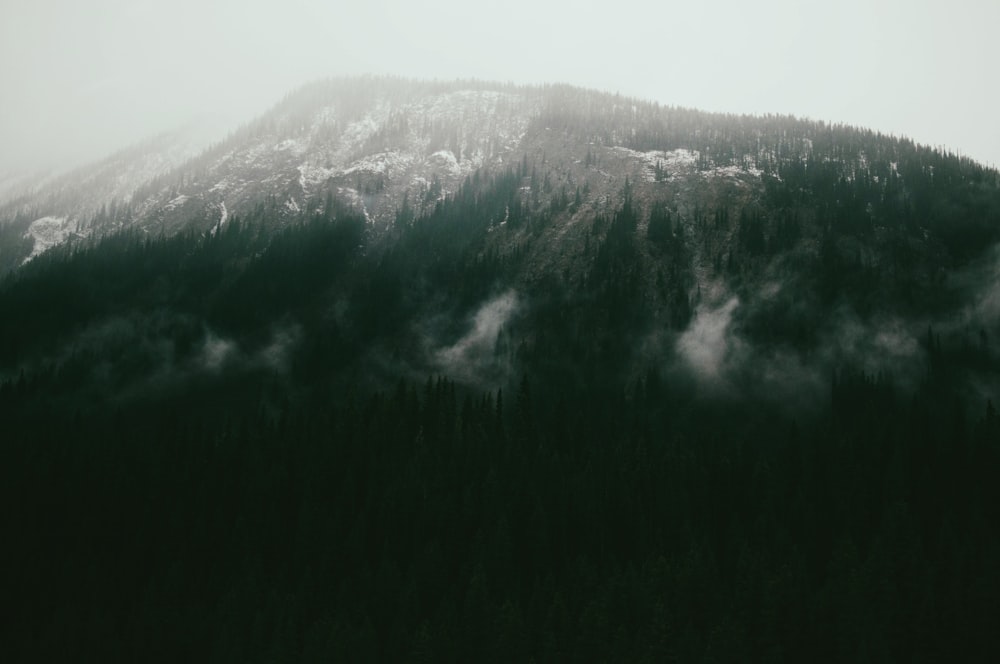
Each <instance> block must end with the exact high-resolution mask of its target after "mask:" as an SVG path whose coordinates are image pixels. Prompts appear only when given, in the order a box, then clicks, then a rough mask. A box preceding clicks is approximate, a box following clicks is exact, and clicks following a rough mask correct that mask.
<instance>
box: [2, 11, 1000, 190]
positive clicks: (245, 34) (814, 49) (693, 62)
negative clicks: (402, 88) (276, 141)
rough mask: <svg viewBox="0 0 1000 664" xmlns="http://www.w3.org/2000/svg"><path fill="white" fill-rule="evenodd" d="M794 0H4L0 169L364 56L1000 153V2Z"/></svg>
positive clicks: (250, 106)
mask: <svg viewBox="0 0 1000 664" xmlns="http://www.w3.org/2000/svg"><path fill="white" fill-rule="evenodd" d="M806 4H807V3H801V2H795V1H794V0H766V1H765V2H759V3H745V2H741V1H738V0H708V1H705V2H693V1H691V2H671V1H669V0H657V1H656V2H633V3H625V4H621V3H618V4H612V3H597V2H588V1H583V2H577V3H573V4H566V3H550V4H542V3H539V2H529V1H527V0H507V1H505V2H502V3H501V2H489V1H485V2H479V3H468V2H461V1H459V0H429V1H428V2H421V3H409V2H401V1H399V0H371V1H369V2H343V1H341V0H333V1H329V0H328V1H324V2H308V1H306V0H282V1H281V2H262V1H259V0H257V1H254V0H241V1H238V2H237V1H235V0H198V1H193V0H171V1H170V2H166V1H165V0H92V1H90V2H86V3H80V2H75V1H74V0H3V2H2V3H0V90H2V91H3V104H0V146H2V148H3V149H2V150H0V173H2V172H4V171H7V172H10V171H24V170H30V169H37V168H45V167H49V168H51V167H55V168H65V167H67V166H70V165H73V164H77V163H80V162H83V161H86V160H90V159H95V158H98V157H101V156H103V155H105V154H108V153H110V152H113V151H115V150H117V149H119V148H121V147H124V146H125V145H127V144H130V143H133V142H136V141H138V140H141V139H143V138H146V137H148V136H150V135H153V134H156V133H159V132H161V131H164V130H168V129H171V128H173V127H176V126H179V125H184V124H189V123H191V122H192V121H195V122H197V123H201V124H206V123H207V124H208V125H210V126H212V127H218V128H229V127H233V126H235V125H237V124H238V123H240V122H243V121H246V120H248V119H250V118H252V117H254V116H256V115H258V114H259V113H261V112H263V111H264V110H266V109H267V108H268V107H269V106H271V105H272V104H274V103H275V102H276V101H277V100H278V99H280V97H281V96H283V95H284V94H286V93H287V92H289V91H290V90H292V89H294V88H296V87H297V86H299V85H301V84H303V83H306V82H308V81H311V80H313V79H317V78H321V77H324V76H330V75H343V74H365V73H370V74H398V75H404V76H409V77H420V78H438V79H453V78H457V77H462V78H466V77H472V78H479V79H487V80H499V81H513V82H516V83H543V82H565V83H571V84H576V85H581V86H585V87H591V88H597V89H601V90H607V91H612V92H615V91H617V92H621V93H622V94H626V95H632V96H638V97H642V98H647V99H651V100H656V101H660V102H662V103H667V104H678V105H683V106H690V107H696V108H701V109H705V110H712V111H726V112H748V113H792V114H795V115H799V116H805V117H811V118H814V119H822V120H828V121H837V122H846V123H850V124H857V125H863V126H868V127H872V128H874V129H878V130H880V131H882V132H885V133H892V134H897V135H907V136H910V137H912V138H914V139H916V140H918V141H920V142H922V143H927V144H931V145H935V146H944V147H947V148H948V149H950V150H952V151H955V152H958V153H961V154H965V155H967V156H970V157H973V158H975V159H979V160H982V161H986V162H988V163H994V164H996V163H1000V130H998V128H997V125H996V122H995V117H996V115H997V107H998V105H1000V104H998V100H1000V89H998V88H997V86H995V85H993V84H992V83H993V80H994V79H995V75H996V74H995V68H996V65H995V62H996V53H995V48H994V47H993V46H991V44H992V37H993V35H992V34H991V31H993V30H995V27H996V26H997V25H1000V3H992V2H982V0H955V1H954V2H950V3H947V4H941V3H932V2H929V1H927V0H917V1H915V2H914V1H908V2H904V1H902V0H888V1H887V2H883V3H875V4H872V3H868V2H862V1H861V0H846V1H845V2H840V3H808V5H809V6H808V7H807V6H806ZM222 131H224V130H223V129H219V132H220V133H221V132H222Z"/></svg>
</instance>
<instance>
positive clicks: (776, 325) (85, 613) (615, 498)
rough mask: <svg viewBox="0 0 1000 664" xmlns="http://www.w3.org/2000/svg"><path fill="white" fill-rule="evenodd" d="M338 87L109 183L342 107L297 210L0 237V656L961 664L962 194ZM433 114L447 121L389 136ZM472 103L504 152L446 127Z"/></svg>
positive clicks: (966, 355)
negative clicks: (54, 237) (36, 237)
mask: <svg viewBox="0 0 1000 664" xmlns="http://www.w3.org/2000/svg"><path fill="white" fill-rule="evenodd" d="M340 84H342V83H338V82H333V83H330V82H327V83H324V84H322V85H319V86H317V87H313V88H308V89H306V90H305V91H303V92H301V93H299V94H298V95H293V96H292V97H290V98H289V99H287V100H285V101H284V102H282V104H281V105H279V107H277V108H278V110H277V111H275V113H277V115H276V116H275V117H280V118H284V119H283V120H282V121H281V122H277V120H275V122H274V123H271V124H268V122H266V121H262V122H261V123H259V124H258V125H254V126H253V127H251V128H248V129H246V130H245V132H244V133H242V134H239V135H238V136H236V137H234V138H231V139H230V141H229V142H228V143H224V144H223V145H222V146H220V147H217V148H215V149H214V150H215V152H211V151H210V152H209V153H206V155H203V157H202V158H201V161H200V162H197V164H198V168H199V169H201V170H200V171H198V173H199V174H198V176H197V177H195V175H194V173H195V171H192V170H190V169H189V170H185V169H184V168H182V169H180V170H178V171H177V173H175V174H173V175H170V176H166V177H167V180H168V181H170V182H172V184H169V185H168V188H171V187H172V189H170V191H166V190H164V189H163V181H158V182H154V183H153V184H150V185H149V187H148V190H147V191H146V192H145V193H144V194H143V196H145V197H146V199H147V200H158V201H160V202H163V201H176V200H178V197H181V196H186V197H188V199H185V200H196V199H197V197H198V196H208V193H211V192H213V191H214V192H215V193H213V194H212V195H216V194H217V193H218V191H219V190H215V189H213V188H214V187H215V185H216V184H218V181H216V180H213V179H212V177H209V175H210V174H212V173H214V174H220V173H221V174H223V175H224V176H225V177H229V176H233V174H234V173H235V172H236V171H235V170H232V169H230V166H225V167H224V168H223V167H222V166H218V164H217V163H216V160H217V159H218V158H220V155H223V154H230V153H232V154H233V155H239V154H242V153H241V152H240V150H241V148H240V147H239V146H240V145H241V144H242V143H241V142H242V141H244V140H249V139H247V137H252V138H253V141H256V142H255V143H253V144H252V146H251V147H252V150H262V149H263V148H261V146H262V145H270V144H271V143H272V142H274V140H277V139H279V138H280V139H281V140H288V139H287V137H286V133H287V131H289V127H293V128H294V127H298V128H299V129H295V130H294V131H300V132H301V133H302V136H306V135H308V136H311V137H312V138H310V139H309V140H314V141H320V142H321V143H322V140H326V139H322V140H321V137H320V138H317V136H316V135H315V134H314V133H310V132H314V129H315V125H314V124H312V118H313V117H314V114H315V109H316V108H323V109H329V108H334V109H335V111H336V112H337V113H346V112H347V111H350V113H351V114H353V115H351V114H348V115H347V116H345V117H347V119H346V120H344V122H343V124H336V123H335V124H333V125H330V126H329V127H327V130H328V131H330V132H332V133H331V135H337V136H342V135H344V136H348V137H349V138H350V140H348V139H343V141H342V142H341V143H336V144H335V145H339V146H340V147H338V148H337V149H338V150H339V149H341V148H343V147H344V146H345V145H347V146H355V148H356V149H358V150H360V152H358V153H357V154H353V153H352V155H351V156H350V158H347V157H345V158H344V160H343V161H341V162H336V163H334V162H333V161H331V164H332V165H330V166H326V165H315V164H314V166H315V167H316V168H322V169H326V170H324V173H327V174H328V175H329V177H324V178H317V179H314V180H310V181H308V182H307V184H308V187H306V188H301V187H300V189H298V190H296V193H295V196H291V195H290V194H289V196H286V195H285V194H288V193H289V192H287V191H279V190H280V188H281V186H284V185H282V184H281V182H278V180H277V179H276V180H274V181H271V185H273V187H272V188H271V189H267V190H266V191H265V190H261V191H260V192H258V193H259V194H260V195H259V196H257V197H254V194H253V191H254V190H253V187H251V186H250V185H246V187H245V188H243V189H241V190H240V191H241V192H242V193H241V194H240V197H239V198H229V199H226V200H222V199H220V200H221V201H222V203H227V204H229V205H230V207H225V206H224V207H223V209H224V210H225V214H224V215H221V216H220V215H219V214H217V213H218V210H217V209H216V208H213V207H212V206H213V205H216V202H217V201H215V199H209V198H204V199H198V200H201V203H198V205H201V204H202V203H204V204H205V205H207V206H208V207H207V208H200V207H199V208H197V209H195V208H190V209H188V208H184V207H183V206H184V205H188V203H186V202H184V201H182V202H181V203H178V204H177V206H175V207H176V209H171V214H172V215H173V216H170V217H168V216H161V217H156V218H155V219H154V217H149V218H148V219H154V221H155V223H154V222H150V223H144V222H141V221H140V220H139V218H140V216H141V215H139V214H138V211H139V207H137V206H135V205H133V204H132V203H128V204H122V205H121V206H119V205H115V206H113V207H107V208H105V209H103V210H102V212H100V213H98V215H99V218H98V217H95V218H94V219H91V220H90V222H88V223H86V224H84V226H85V227H86V228H89V229H91V231H90V232H89V233H83V234H80V236H79V237H76V238H75V239H71V240H68V241H67V242H64V243H56V244H54V245H53V246H52V247H51V248H49V249H48V250H47V251H45V252H38V253H36V254H34V255H33V257H32V258H31V259H30V260H29V261H27V262H24V263H23V264H22V263H21V260H22V257H23V254H24V253H25V252H29V251H32V249H31V248H29V247H27V246H21V244H18V243H22V244H25V245H26V244H27V241H28V240H29V239H30V238H26V237H22V235H23V232H24V231H23V228H19V227H17V226H16V224H15V223H14V222H9V223H8V224H7V225H5V226H3V227H2V229H0V232H2V237H0V254H2V252H5V251H8V247H10V246H16V247H17V248H16V251H15V252H14V253H13V254H3V255H2V256H0V259H2V260H6V259H3V256H7V258H9V259H10V260H9V262H8V263H5V265H8V266H9V267H11V266H16V267H14V268H13V269H10V270H9V271H7V272H6V274H5V276H4V277H3V280H2V282H0V319H2V320H3V321H4V323H3V325H0V454H2V458H3V463H2V464H0V492H2V500H3V502H4V504H5V505H7V506H8V509H5V510H3V511H2V513H0V528H2V532H3V533H4V538H3V539H4V545H3V546H2V547H0V569H2V570H3V571H2V572H0V587H2V588H3V595H4V600H5V601H4V604H5V607H6V611H5V613H4V615H5V619H4V620H3V621H2V622H0V657H2V659H3V660H4V661H12V662H18V661H26V662H27V661H65V660H69V661H109V660H123V661H136V660H144V661H148V660H162V661H177V660H179V659H196V660H201V659H211V660H218V661H296V660H313V661H329V660H331V659H332V660H334V661H341V660H344V661H411V660H413V661H418V660H420V661H483V660H486V661H504V662H509V661H528V660H535V661H553V660H555V661H559V660H570V661H629V662H632V661H651V662H652V661H683V662H689V661H695V662H696V661H706V662H707V661H742V660H749V661H771V662H778V661H789V662H798V661H879V662H887V661H900V662H920V661H927V662H933V661H942V660H953V661H993V660H994V659H996V658H997V656H998V655H1000V639H998V637H997V635H996V630H995V629H994V628H993V620H992V617H993V616H994V615H996V614H997V613H998V612H1000V575H998V572H997V569H996V564H995V562H996V560H997V559H998V556H1000V494H998V491H1000V489H997V483H996V482H995V481H994V480H993V478H994V476H996V475H997V473H998V472H1000V419H998V415H997V413H996V409H995V407H994V404H996V403H998V399H1000V379H998V376H1000V304H998V303H1000V299H998V291H997V280H996V277H997V266H998V265H1000V262H998V254H997V242H998V240H1000V183H998V174H997V173H996V172H995V171H992V170H989V169H986V168H983V167H982V166H980V165H978V164H976V163H973V162H971V161H969V160H967V159H961V158H958V157H955V156H953V155H947V154H942V153H941V152H938V151H933V150H929V149H927V148H923V147H920V146H915V145H913V144H912V143H910V142H909V141H907V140H905V139H899V138H895V137H887V136H882V135H878V134H874V133H872V132H867V131H862V130H857V129H853V128H848V127H831V126H828V125H822V124H819V123H812V122H807V121H800V120H795V119H792V118H746V117H737V116H720V115H708V114H703V113H698V112H695V111H688V110H685V109H676V108H672V109H664V108H661V107H658V106H656V105H653V104H646V103H643V102H638V101H636V100H627V99H622V98H620V97H615V96H611V95H598V94H596V93H591V92H586V91H579V90H576V89H573V88H564V87H558V86H557V87H552V88H540V89H528V90H523V89H509V88H504V89H502V90H500V91H499V92H498V94H499V95H500V96H496V97H494V96H489V95H487V96H485V97H484V96H483V94H484V93H487V92H491V90H490V89H489V86H485V85H481V86H479V87H476V86H473V87H472V91H473V92H474V93H475V94H471V93H470V94H469V95H465V94H459V93H460V92H461V90H455V89H452V88H449V87H448V86H444V87H441V86H438V87H434V86H430V87H431V88H432V89H431V90H430V92H428V90H427V89H425V88H424V87H421V86H420V85H416V84H413V85H409V86H405V85H404V86H399V87H393V86H398V85H399V84H398V82H392V81H390V82H389V83H386V82H385V81H376V82H375V83H372V82H371V81H366V82H364V83H363V84H361V83H359V84H358V86H359V87H358V89H351V90H353V92H352V95H353V96H352V95H348V94H346V93H344V94H341V93H336V94H334V92H335V90H334V91H331V88H329V87H324V86H334V87H336V85H340ZM380 86H381V87H380ZM386 86H388V87H386ZM425 87H426V86H425ZM459 87H460V86H459ZM439 88H440V89H439ZM385 89H388V90H389V92H385ZM359 90H360V92H358V91H359ZM380 90H381V91H382V92H379V91H380ZM354 93H357V94H354ZM362 93H364V94H362ZM390 93H391V94H390ZM500 93H502V94H500ZM426 94H432V95H445V96H444V97H437V96H432V97H430V99H432V101H433V100H437V101H433V103H432V102H429V101H427V99H428V98H427V97H426V96H425V95H426ZM365 95H369V96H371V95H374V97H375V98H377V99H382V100H383V101H385V99H386V98H388V99H389V102H391V103H389V102H385V103H388V104H389V105H388V106H385V105H381V106H379V105H376V106H375V108H377V109H379V110H378V112H377V113H375V112H373V111H371V108H372V106H371V104H372V103H373V102H372V100H371V99H370V98H369V97H366V96H365ZM378 95H382V97H379V96H378ZM448 95H451V96H448ZM503 95H508V96H509V98H508V97H504V96H503ZM515 98H516V99H520V101H516V99H515ZM349 99H351V100H354V101H353V102H352V103H354V104H355V106H353V107H351V108H349V109H345V108H343V105H344V104H346V103H347V101H345V100H349ZM441 99H447V100H449V104H450V103H452V102H454V101H455V99H460V100H461V104H462V105H459V106H454V105H452V106H448V105H445V107H446V108H448V109H451V110H454V109H455V108H459V109H466V110H468V109H473V110H468V114H469V115H463V114H462V113H455V114H454V117H452V116H447V118H446V119H447V121H442V122H441V123H439V124H434V123H426V124H424V125H421V126H420V127H419V128H417V127H415V126H414V125H413V124H411V120H412V118H414V117H418V116H419V114H420V113H425V112H427V113H429V112H430V111H428V110H427V109H434V108H436V109H438V110H440V108H442V107H441V106H434V103H437V102H440V100H441ZM484 99H485V100H487V101H489V103H490V104H496V107H499V108H503V109H505V110H504V112H505V113H508V114H509V115H508V116H507V117H506V120H505V121H504V122H505V123H506V124H504V123H500V124H503V125H504V126H505V127H508V128H510V127H520V128H521V129H520V130H519V131H523V133H522V134H519V135H518V136H517V139H516V141H517V142H516V147H511V145H510V144H507V143H505V144H503V145H499V144H498V143H497V141H496V140H495V139H496V135H492V134H491V135H489V136H479V135H475V134H474V133H469V132H471V129H469V127H471V126H473V125H470V124H468V122H467V118H468V117H476V118H479V119H482V117H485V116H484V115H483V112H482V109H483V104H486V102H485V101H484ZM317 100H319V101H317ZM331 100H333V101H331ZM338 100H339V101H338ZM333 102H336V103H333ZM331 103H332V104H333V106H330V104H331ZM393 103H394V104H398V105H403V106H405V108H406V109H408V110H407V111H406V113H403V112H402V111H400V113H398V114H396V115H393V113H392V112H391V109H392V108H395V107H393V106H392V104H393ZM338 104H339V105H338ZM407 104H409V106H407ZM491 108H492V107H491ZM387 109H389V110H387ZM414 109H418V110H416V111H415V110H414ZM476 109H478V110H476ZM331 112H332V111H331ZM379 114H381V115H379ZM414 114H416V115H414ZM477 114H478V115H477ZM486 115H488V114H486ZM383 116H384V117H383ZM522 116H523V117H522ZM366 117H367V118H368V119H372V118H377V119H379V122H382V121H383V120H386V118H388V120H386V122H388V124H381V125H380V124H378V123H376V122H375V120H372V123H371V127H376V129H374V130H372V132H371V133H370V134H365V136H366V137H365V138H363V140H362V138H359V137H360V136H361V134H358V133H357V131H356V130H357V126H355V125H354V124H352V123H355V122H362V120H363V119H364V118H366ZM421 117H422V116H421ZM359 118H360V119H359ZM404 120H405V121H404ZM478 121H479V120H477V122H478ZM275 123H276V124H275ZM283 123H284V124H283ZM358 126H360V125H358ZM365 126H369V125H368V124H365ZM476 126H478V125H476ZM352 127H353V129H352ZM379 127H381V129H379ZM386 127H388V129H386ZM369 128H370V127H369ZM352 132H354V133H352ZM500 133H503V132H500ZM262 137H263V138H262ZM300 138H301V136H300ZM330 140H333V139H330ZM338 140H340V139H338ZM511 140H513V139H511ZM302 141H303V142H302V144H303V145H304V144H305V138H303V139H302ZM404 143H405V145H408V146H409V147H408V148H406V149H407V150H410V149H412V150H416V152H412V151H411V152H406V151H405V150H404V149H403V147H401V146H402V145H403V144H404ZM324 145H325V144H324ZM331 145H334V143H331ZM358 146H367V147H363V148H362V147H358ZM414 146H416V147H414ZM490 146H492V147H490ZM355 148H352V149H355ZM324 149H325V148H324ZM248 150H250V148H248ZM252 150H251V151H252ZM283 150H284V149H283ZM289 150H291V148H289ZM331 150H333V148H331ZM477 150H478V152H477ZM335 151H336V150H334V152H335ZM394 151H395V153H397V157H398V156H399V155H401V154H405V155H410V156H407V157H406V159H411V161H408V162H407V164H408V165H407V166H406V168H403V169H401V170H396V171H394V170H393V168H394V167H387V168H386V169H384V170H382V171H377V170H374V166H372V165H371V163H369V162H365V163H368V164H369V166H366V167H365V168H368V170H364V168H361V169H356V170H353V171H351V172H349V173H346V172H340V171H337V169H338V168H341V167H342V166H343V165H344V164H348V165H350V164H354V165H357V163H358V161H359V160H361V161H364V159H366V158H367V156H371V154H381V155H387V154H392V153H394ZM442 151H451V152H450V153H451V155H452V157H453V160H454V163H455V164H461V163H464V162H463V160H470V161H472V162H473V163H474V165H473V164H469V165H467V166H462V167H461V168H459V167H455V168H452V167H451V166H450V164H451V163H452V161H449V160H446V159H445V157H444V156H443V155H442V154H441V153H442ZM286 152H287V150H285V151H284V152H282V153H281V154H282V155H284V156H280V158H279V157H274V158H273V159H272V158H271V157H269V158H268V159H272V161H265V162H260V163H266V164H274V163H278V162H279V161H280V163H281V164H283V166H282V168H285V167H288V166H289V164H290V163H292V162H291V161H289V160H288V159H290V158H288V157H287V154H285V153H286ZM296 154H298V153H296ZM331 154H332V153H331ZM477 154H478V157H475V156H472V155H477ZM414 155H416V156H414ZM435 155H436V156H435ZM338 158H339V157H338ZM236 159H237V158H236V157H231V160H236ZM331 159H332V157H331ZM476 160H478V161H476ZM445 161H447V164H445V166H444V167H442V168H444V170H441V171H440V173H441V174H442V175H441V177H439V178H435V177H434V175H435V173H438V171H434V172H431V171H422V170H420V169H422V168H424V167H425V166H427V164H432V165H433V164H437V166H434V168H438V167H439V166H441V164H444V163H445ZM226 163H228V162H226ZM372 163H374V162H372ZM386 163H397V162H393V161H392V159H388V161H387V162H386ZM213 164H215V165H213ZM337 164H340V166H338V165H337ZM261 168H262V169H263V166H261ZM343 168H354V166H343ZM213 169H216V170H213ZM220 169H221V170H220ZM226 169H230V170H226ZM407 169H410V170H407ZM195 170H197V169H195ZM265 170H266V169H265ZM334 171H337V172H336V173H335V172H334ZM417 173H422V175H415V174H417ZM424 175H427V176H429V177H424ZM213 177H214V176H213ZM295 177H296V178H297V177H298V176H295ZM411 177H420V178H423V181H415V180H411V179H409V178H411ZM232 181H235V180H232ZM295 181H296V182H298V180H297V179H296V180H295ZM303 181H305V180H303ZM271 185H269V187H270V186H271ZM241 186H243V185H241ZM366 187H367V189H366ZM164 191H166V193H163V192H164ZM157 192H160V193H157ZM206 192H208V193H206ZM276 192H277V193H276ZM352 192H353V193H352ZM220 195H221V194H220ZM158 197H160V198H158ZM289 201H292V202H293V203H295V204H294V205H289V204H288V202H289ZM150 205H151V206H152V207H149V208H148V209H154V208H155V206H154V205H153V204H150ZM192 205H193V204H192ZM185 209H187V210H188V211H192V210H193V212H192V214H191V216H184V215H185V214H186V213H184V212H183V211H182V210H185ZM205 209H208V210H210V211H211V214H210V215H209V214H202V212H204V210H205ZM377 210H381V211H382V213H383V216H379V215H378V214H376V213H375V212H374V211H377ZM38 213H39V214H43V213H44V214H54V211H48V212H44V211H41V212H38ZM390 213H391V214H390ZM24 214H27V213H24ZM34 214H35V213H34V212H32V213H31V214H27V216H24V217H23V218H21V217H18V219H19V220H20V221H17V222H16V223H22V222H30V221H31V217H33V216H34ZM126 218H128V219H129V220H131V222H135V223H131V222H130V223H124V222H123V220H124V219H126ZM168 221H169V223H168ZM174 222H176V223H174ZM8 241H9V242H11V243H13V244H3V243H5V242H8ZM18 252H20V253H18ZM11 256H13V258H12V257H11Z"/></svg>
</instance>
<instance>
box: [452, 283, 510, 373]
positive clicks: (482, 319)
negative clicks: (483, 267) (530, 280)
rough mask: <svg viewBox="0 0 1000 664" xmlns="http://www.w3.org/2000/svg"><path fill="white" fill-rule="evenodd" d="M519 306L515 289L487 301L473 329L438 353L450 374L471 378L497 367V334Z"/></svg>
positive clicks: (481, 307)
mask: <svg viewBox="0 0 1000 664" xmlns="http://www.w3.org/2000/svg"><path fill="white" fill-rule="evenodd" d="M518 307H519V300H518V296H517V293H516V292H515V291H513V290H509V291H507V292H505V293H503V294H502V295H499V296H497V297H495V298H493V299H491V300H489V301H487V302H486V303H484V304H483V305H482V306H480V307H479V309H478V310H477V311H476V313H475V315H474V316H473V317H472V320H471V321H470V323H471V324H470V329H469V331H468V332H466V333H465V335H463V336H462V338H460V339H459V340H458V341H457V342H455V343H454V344H453V345H451V346H448V347H447V348H442V349H441V350H439V351H437V353H435V356H434V359H435V362H436V364H437V365H438V366H439V367H440V369H441V370H442V371H444V372H445V373H447V374H448V375H450V376H454V377H456V378H460V379H464V380H466V381H470V382H476V381H477V380H479V379H481V378H482V377H484V374H485V373H488V372H490V371H491V370H495V369H496V366H495V365H496V362H495V352H494V351H495V348H496V341H497V337H498V335H499V334H500V330H501V329H503V327H504V325H506V324H507V322H508V321H509V320H510V319H511V317H512V316H513V315H514V314H515V313H516V311H517V309H518Z"/></svg>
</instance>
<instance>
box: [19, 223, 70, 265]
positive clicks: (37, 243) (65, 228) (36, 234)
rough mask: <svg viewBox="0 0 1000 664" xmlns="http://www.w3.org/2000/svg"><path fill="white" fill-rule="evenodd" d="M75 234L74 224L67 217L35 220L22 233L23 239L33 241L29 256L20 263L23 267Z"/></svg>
mask: <svg viewBox="0 0 1000 664" xmlns="http://www.w3.org/2000/svg"><path fill="white" fill-rule="evenodd" d="M75 232H76V222H75V221H70V220H69V218H68V217H42V218H41V219H35V220H34V221H33V222H31V225H30V226H28V230H27V231H25V232H24V235H23V237H26V238H27V237H30V238H31V239H33V240H34V245H33V246H32V248H31V254H30V255H29V256H28V257H27V258H25V259H24V261H23V262H22V263H21V264H22V265H24V264H25V263H27V262H28V261H30V260H31V259H33V258H34V257H36V256H38V255H40V254H42V253H44V252H46V251H48V250H49V249H51V248H52V247H54V246H55V245H57V244H62V243H63V242H65V241H66V238H68V237H69V236H70V235H72V234H73V233H75Z"/></svg>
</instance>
